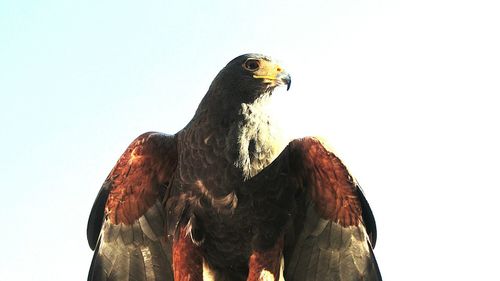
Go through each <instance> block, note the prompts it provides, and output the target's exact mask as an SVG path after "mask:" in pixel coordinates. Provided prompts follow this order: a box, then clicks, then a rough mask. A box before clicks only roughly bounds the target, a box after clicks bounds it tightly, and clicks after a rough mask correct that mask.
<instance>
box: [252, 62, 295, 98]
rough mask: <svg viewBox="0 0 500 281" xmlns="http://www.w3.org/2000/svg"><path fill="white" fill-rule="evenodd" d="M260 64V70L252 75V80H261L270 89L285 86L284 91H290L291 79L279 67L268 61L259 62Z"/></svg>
mask: <svg viewBox="0 0 500 281" xmlns="http://www.w3.org/2000/svg"><path fill="white" fill-rule="evenodd" d="M261 64H262V65H261V68H260V69H259V70H257V71H256V72H255V73H254V75H253V78H256V79H262V80H263V82H264V83H267V84H271V86H272V87H276V86H281V85H286V90H287V91H288V90H289V89H290V85H291V84H292V79H291V77H290V74H288V73H287V72H286V71H285V70H283V68H282V67H281V66H279V65H278V64H276V63H274V62H270V61H261Z"/></svg>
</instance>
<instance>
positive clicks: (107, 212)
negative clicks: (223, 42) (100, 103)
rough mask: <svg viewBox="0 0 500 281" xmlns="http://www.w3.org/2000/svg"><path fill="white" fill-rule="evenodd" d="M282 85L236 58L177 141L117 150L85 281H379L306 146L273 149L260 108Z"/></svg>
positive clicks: (254, 63)
mask: <svg viewBox="0 0 500 281" xmlns="http://www.w3.org/2000/svg"><path fill="white" fill-rule="evenodd" d="M290 83H291V79H290V75H289V74H288V73H287V72H286V71H285V70H284V69H283V68H282V67H281V66H280V65H278V64H277V63H276V62H275V61H274V60H272V59H271V58H270V57H267V56H264V55H260V54H246V55H241V56H239V57H237V58H235V59H233V60H232V61H230V62H229V63H228V64H227V65H226V66H225V67H224V68H223V69H222V70H221V71H220V72H219V74H218V75H217V76H216V77H215V79H214V80H213V82H212V84H211V85H210V87H209V89H208V92H207V93H206V95H205V97H204V98H203V99H202V101H201V103H200V105H199V107H198V109H197V110H196V113H195V114H194V117H193V118H192V119H191V121H190V122H189V123H188V124H187V125H186V126H185V127H184V128H183V129H182V130H180V131H179V132H177V133H176V134H174V135H168V134H163V133H157V132H148V133H144V134H142V135H140V136H139V137H138V138H137V139H135V140H134V141H133V142H132V143H131V144H130V146H129V147H128V148H127V149H126V150H125V152H124V153H123V155H122V156H121V157H120V158H119V160H118V162H117V163H116V165H115V166H114V168H113V169H112V170H111V172H110V174H109V176H108V177H107V178H106V180H105V182H104V184H103V185H102V187H101V189H100V191H99V193H98V195H97V198H96V200H95V202H94V205H93V207H92V211H91V213H90V218H89V221H88V225H87V238H88V242H89V245H90V247H91V248H92V249H93V250H94V256H93V259H92V264H91V267H90V271H89V275H88V280H92V281H97V280H99V281H100V280H119V281H125V280H137V281H153V280H155V281H158V280H163V281H165V280H175V281H181V280H182V281H188V280H190V281H200V280H231V281H238V280H248V281H257V280H287V281H302V280H311V281H315V280H317V281H319V280H342V281H344V280H381V275H380V272H379V269H378V265H377V262H376V260H375V256H374V254H373V247H374V246H375V241H376V236H377V235H376V226H375V220H374V217H373V214H372V211H371V210H370V206H369V205H368V202H367V200H366V199H365V196H364V195H363V192H362V190H361V188H360V187H359V185H358V184H357V182H356V181H355V179H354V178H353V177H352V176H351V175H350V174H349V172H348V170H347V169H346V167H345V166H344V164H343V163H342V162H341V160H340V159H339V158H338V157H337V156H336V155H335V154H334V153H333V152H332V151H330V150H329V149H327V148H326V146H325V145H323V143H322V142H321V141H319V140H318V139H316V138H313V137H307V138H302V139H296V140H293V141H291V142H289V143H288V145H286V147H284V149H282V148H283V147H279V146H278V145H277V143H279V142H278V140H277V138H276V137H275V135H274V134H273V126H272V122H271V120H269V119H270V118H269V115H268V114H266V112H265V110H264V108H265V106H264V104H266V102H268V101H269V99H270V98H271V97H272V94H273V90H274V89H275V88H277V87H279V86H286V87H287V88H289V87H290Z"/></svg>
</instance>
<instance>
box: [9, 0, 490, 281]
mask: <svg viewBox="0 0 500 281" xmlns="http://www.w3.org/2000/svg"><path fill="white" fill-rule="evenodd" d="M243 3H245V4H243ZM497 3H498V1H451V0H450V1H447V0H433V1H430V0H422V1H403V0H400V1H397V0H378V1H367V0H354V1H301V2H295V3H294V2H293V1H240V2H237V1H216V0H214V1H203V2H202V1H198V2H196V3H195V2H192V1H183V2H181V1H177V2H173V1H124V0H121V1H115V0H109V1H79V2H77V1H61V0H53V1H50V0H47V1H29V0H26V1H14V0H2V1H1V2H0V105H1V110H0V126H1V127H0V128H1V138H0V147H1V148H2V161H0V177H1V181H0V188H1V193H2V196H0V213H1V214H2V231H1V232H0V233H1V234H0V238H1V239H0V241H1V245H2V254H1V255H0V280H86V276H87V270H88V267H89V265H90V260H91V256H92V252H91V250H90V249H89V248H88V246H87V241H86V236H85V229H86V223H87V217H88V214H89V212H90V208H91V206H92V203H93V200H94V198H95V196H96V194H97V191H98V190H99V188H100V185H101V183H102V181H103V180H104V178H105V177H106V175H107V174H108V172H109V171H110V169H111V168H112V167H113V165H114V163H115V161H116V160H117V159H118V157H119V156H120V154H121V153H122V151H123V150H124V149H125V148H126V146H127V145H128V144H129V143H130V142H131V141H132V140H133V139H134V138H135V137H136V136H138V135H139V134H141V133H142V132H145V131H150V130H156V131H163V132H168V133H175V132H176V131H177V130H179V129H181V128H182V127H183V126H184V125H185V124H186V123H187V121H189V119H190V118H191V117H192V115H193V113H194V111H195V109H196V107H197V105H198V102H199V101H200V99H201V97H202V96H203V95H204V93H205V91H206V90H207V88H208V86H209V84H210V82H211V81H212V79H213V77H214V76H215V75H216V74H217V72H218V71H219V70H220V69H221V68H222V67H223V66H224V65H225V64H226V63H227V62H228V61H229V60H231V59H232V58H233V57H235V56H237V55H240V54H243V53H247V52H261V53H265V54H268V55H271V56H273V57H275V58H277V59H279V60H280V61H282V62H283V66H284V67H285V68H286V69H287V70H288V71H289V72H290V73H291V75H292V79H293V84H292V88H291V89H290V91H289V92H284V91H283V92H280V93H279V94H278V95H275V96H276V97H277V98H278V101H277V103H276V104H277V106H276V110H275V113H276V116H277V117H278V118H277V120H279V122H280V123H282V125H283V127H284V128H285V131H286V132H287V134H288V135H290V136H301V135H305V134H320V135H323V136H326V137H327V138H328V139H329V140H330V142H331V144H332V145H333V146H334V147H335V149H336V151H337V152H338V153H339V155H340V156H341V157H342V158H343V159H344V161H345V163H346V164H347V165H348V166H349V167H350V169H351V172H352V173H353V174H354V176H355V177H357V179H358V180H359V182H360V183H361V185H362V186H363V187H364V189H365V192H366V195H367V197H368V200H369V201H370V203H371V206H372V209H373V211H374V213H375V216H376V219H377V223H378V230H379V240H378V244H377V247H376V249H375V253H376V255H377V258H378V260H379V264H380V268H381V270H382V274H383V276H384V279H385V280H491V279H493V277H494V276H495V277H497V276H498V273H497V271H498V252H499V250H500V247H499V245H498V242H497V240H498V238H497V236H498V233H499V230H500V227H499V224H498V215H499V214H500V212H499V208H498V202H497V201H498V200H497V197H498V195H499V192H498V189H499V188H500V184H499V182H500V181H499V180H498V176H499V168H500V165H499V161H500V160H499V159H500V149H499V147H498V145H499V143H500V132H499V120H500V112H499V111H500V110H499V107H500V103H499V102H498V96H499V94H500V67H499V66H500V51H499V50H500V36H499V34H500V31H499V27H500V18H499V16H498V15H499V14H500V9H499V4H497Z"/></svg>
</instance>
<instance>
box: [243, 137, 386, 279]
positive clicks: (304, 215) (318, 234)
mask: <svg viewBox="0 0 500 281" xmlns="http://www.w3.org/2000/svg"><path fill="white" fill-rule="evenodd" d="M250 183H251V185H250V186H249V187H250V188H249V189H251V190H252V191H251V192H253V194H254V197H256V198H264V199H262V200H264V201H265V200H269V198H274V197H279V198H277V199H276V200H274V201H273V202H275V203H274V205H277V206H276V207H277V208H278V209H279V210H288V212H289V214H290V216H291V225H290V226H289V227H287V228H286V229H287V230H286V232H285V233H284V234H285V245H284V259H285V260H284V264H285V268H284V277H285V280H287V281H302V280H312V281H319V280H381V277H380V273H379V270H378V266H377V263H376V260H375V257H374V255H373V252H372V244H374V241H370V237H375V234H376V229H375V220H374V219H373V215H372V212H371V210H370V206H369V205H368V204H367V201H366V199H365V197H364V195H363V193H362V192H361V190H360V189H359V187H358V186H357V184H356V182H355V180H354V179H353V178H352V177H351V176H350V174H349V172H348V171H347V169H346V167H345V166H344V164H343V163H342V162H341V161H340V159H339V158H338V157H337V156H335V154H333V153H332V152H330V151H328V150H327V149H326V148H325V147H324V145H323V144H322V143H321V142H320V141H319V140H317V139H315V138H305V139H298V140H294V141H292V142H291V143H290V144H289V145H288V147H287V148H286V149H285V150H284V151H283V152H282V153H281V154H280V155H279V156H278V157H277V158H276V160H275V161H273V163H271V164H270V165H269V166H268V167H266V168H265V169H264V170H262V171H261V172H260V173H259V174H258V175H257V176H256V177H255V178H254V179H252V180H251V181H250ZM262 193H264V195H263V194H262ZM290 194H293V196H292V197H289V195H290ZM280 198H281V199H280ZM282 199H284V200H282ZM290 200H295V201H294V202H290ZM265 210H266V209H264V212H265ZM255 212H256V213H259V210H255ZM272 225H273V226H274V227H276V228H279V227H280V226H279V224H278V223H274V224H272Z"/></svg>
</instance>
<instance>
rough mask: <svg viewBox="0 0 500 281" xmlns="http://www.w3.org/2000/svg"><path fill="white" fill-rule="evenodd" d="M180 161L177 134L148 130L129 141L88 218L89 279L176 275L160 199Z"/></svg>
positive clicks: (140, 278)
mask: <svg viewBox="0 0 500 281" xmlns="http://www.w3.org/2000/svg"><path fill="white" fill-rule="evenodd" d="M176 165H177V148H176V139H175V136H170V135H165V134H161V133H154V132H150V133H145V134H142V135H141V136H139V137H138V138H137V139H135V140H134V141H133V142H132V143H131V144H130V145H129V147H128V148H127V149H126V151H125V152H124V153H123V155H122V156H121V157H120V159H119V160H118V162H117V163H116V165H115V167H114V168H113V169H112V171H111V173H110V174H109V176H108V177H107V179H106V181H105V183H104V185H103V187H102V188H101V191H100V192H99V195H98V197H97V199H96V201H95V203H94V206H93V208H92V211H91V215H90V217H89V223H88V228H87V238H88V240H89V244H90V245H91V248H95V247H96V244H97V249H96V250H95V254H94V258H93V260H92V265H91V268H90V271H89V276H88V280H92V281H97V280H138V281H140V280H172V271H171V269H170V260H171V258H170V256H171V253H170V250H169V249H167V248H168V245H167V244H166V243H165V240H164V238H165V236H166V235H165V214H164V210H163V207H162V204H161V203H162V201H163V197H164V196H165V193H166V189H167V186H168V185H169V182H170V180H171V177H172V175H173V173H174V170H175V168H176ZM104 202H105V204H104ZM92 246H94V247H92Z"/></svg>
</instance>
